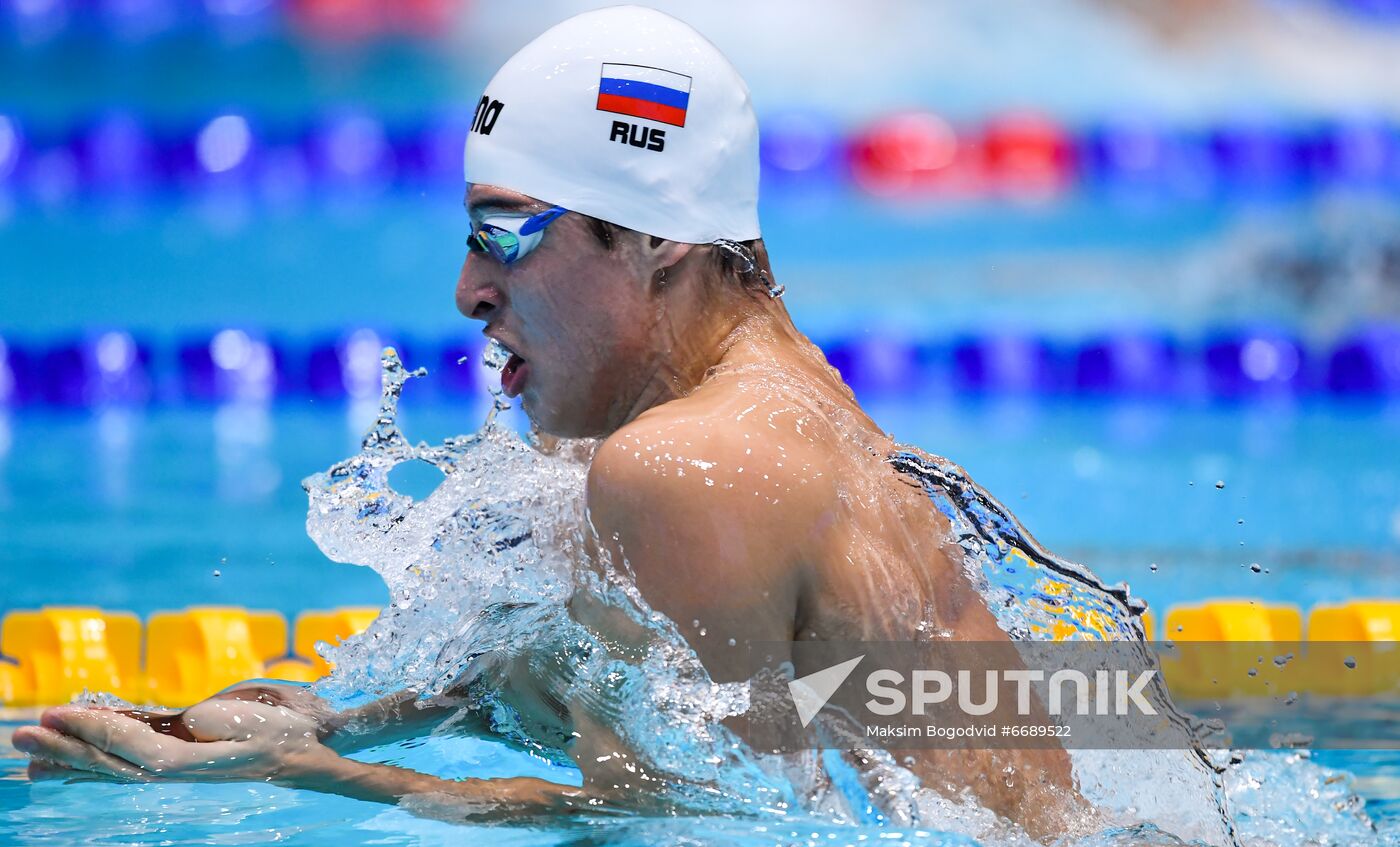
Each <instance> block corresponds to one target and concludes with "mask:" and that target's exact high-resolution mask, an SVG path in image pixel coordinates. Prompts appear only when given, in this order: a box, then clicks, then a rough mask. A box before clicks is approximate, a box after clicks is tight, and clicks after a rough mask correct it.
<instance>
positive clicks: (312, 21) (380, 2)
mask: <svg viewBox="0 0 1400 847" xmlns="http://www.w3.org/2000/svg"><path fill="white" fill-rule="evenodd" d="M468 5H469V4H467V3H465V2H454V0H393V2H388V0H291V3H290V7H291V13H292V17H293V19H294V20H295V21H296V23H297V25H298V27H299V28H301V29H303V30H304V31H306V32H307V33H308V34H310V35H312V36H314V37H317V38H324V39H327V40H333V41H360V40H364V39H369V38H375V37H378V36H382V35H386V34H405V35H412V36H417V37H430V36H436V35H441V34H442V33H443V32H445V31H447V30H448V28H449V24H450V23H451V21H452V18H453V17H454V16H455V15H457V14H458V13H465V12H466V10H467V8H468Z"/></svg>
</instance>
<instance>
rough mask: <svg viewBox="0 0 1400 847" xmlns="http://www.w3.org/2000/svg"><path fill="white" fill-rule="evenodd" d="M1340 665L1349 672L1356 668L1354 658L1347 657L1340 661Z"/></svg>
mask: <svg viewBox="0 0 1400 847" xmlns="http://www.w3.org/2000/svg"><path fill="white" fill-rule="evenodd" d="M1342 664H1344V665H1346V666H1347V668H1348V669H1349V670H1350V669H1355V667H1356V657H1354V656H1347V657H1346V658H1345V659H1342Z"/></svg>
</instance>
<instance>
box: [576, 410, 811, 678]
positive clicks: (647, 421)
mask: <svg viewBox="0 0 1400 847" xmlns="http://www.w3.org/2000/svg"><path fill="white" fill-rule="evenodd" d="M828 464H829V460H828V458H827V452H826V451H825V450H823V449H822V445H819V444H817V443H815V442H814V441H813V439H812V438H811V437H810V435H806V434H803V433H802V432H801V431H800V427H799V426H797V425H796V423H795V421H794V419H793V418H792V416H791V415H788V414H787V413H786V410H784V409H783V408H782V407H781V405H780V404H775V403H771V402H764V401H756V400H754V399H752V398H745V397H742V396H737V395H736V394H735V393H733V392H728V391H711V392H706V391H704V390H702V391H697V392H696V393H695V394H694V395H691V396H689V397H685V398H681V399H679V400H674V401H672V402H670V403H666V404H663V405H660V406H656V407H654V408H652V409H651V410H649V411H647V412H646V413H645V414H643V415H641V416H639V417H638V418H637V419H636V420H635V421H632V422H631V423H629V424H628V425H627V426H625V427H623V428H621V429H619V430H618V431H617V432H615V433H613V434H612V435H611V436H610V437H609V438H608V439H607V440H606V441H604V443H603V444H602V445H601V446H600V447H599V449H598V451H597V453H596V454H595V455H594V458H593V462H592V466H591V467H590V470H589V475H588V508H589V516H590V520H591V521H592V523H593V526H594V528H595V530H597V532H598V535H599V540H600V542H601V543H603V545H604V546H605V547H606V548H607V549H608V550H609V551H610V553H611V555H613V556H614V558H618V557H621V558H622V559H625V560H626V563H627V566H628V567H629V568H630V569H631V571H632V574H633V577H634V578H635V580H636V584H637V588H638V590H639V591H640V592H641V594H642V596H643V597H644V598H645V599H646V601H647V602H648V603H649V604H650V605H651V606H652V607H653V608H655V609H656V610H657V611H659V612H661V613H662V614H665V615H667V616H668V617H669V618H671V619H672V620H673V621H675V622H676V624H677V626H679V627H680V629H681V632H682V634H683V635H684V636H685V637H686V639H687V640H688V641H689V642H690V643H691V644H692V645H693V646H694V647H695V649H696V651H697V653H699V655H700V658H701V660H702V661H703V662H704V663H705V665H706V667H707V669H709V670H710V672H711V674H712V675H713V676H716V678H722V677H727V676H729V674H728V673H727V671H728V670H730V668H729V664H730V662H731V661H737V658H736V656H737V654H738V652H739V651H737V650H734V649H733V648H732V647H731V646H730V639H734V643H735V644H738V645H742V643H743V642H744V641H745V640H750V641H787V640H791V639H792V638H793V637H794V631H793V630H794V621H795V619H796V616H797V604H798V601H799V597H800V596H801V594H802V591H803V581H804V579H806V577H807V574H808V572H809V570H810V563H811V561H812V559H813V557H814V556H816V555H819V551H820V549H821V548H822V547H823V545H824V538H823V532H824V523H825V522H824V516H825V514H826V512H827V510H829V508H830V504H831V503H832V502H833V500H834V497H835V495H834V484H833V481H832V473H831V470H830V468H829V467H828ZM734 671H735V673H737V669H734Z"/></svg>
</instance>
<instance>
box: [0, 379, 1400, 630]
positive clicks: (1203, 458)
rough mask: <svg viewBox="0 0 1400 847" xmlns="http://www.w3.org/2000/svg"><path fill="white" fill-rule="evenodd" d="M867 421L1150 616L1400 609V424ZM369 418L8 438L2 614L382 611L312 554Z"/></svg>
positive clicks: (1273, 416) (318, 408) (1004, 418)
mask: <svg viewBox="0 0 1400 847" xmlns="http://www.w3.org/2000/svg"><path fill="white" fill-rule="evenodd" d="M430 379H431V377H430ZM866 405H867V407H868V408H869V410H870V411H871V413H872V415H873V416H874V417H875V419H876V420H878V421H880V422H881V423H882V424H883V425H884V426H885V427H886V429H887V430H888V431H889V432H891V433H892V434H893V435H894V436H895V437H896V438H898V439H899V440H901V441H903V442H906V443H909V444H913V445H915V446H918V447H921V448H923V449H926V450H928V451H930V452H933V453H937V454H941V455H943V456H946V457H948V458H950V459H952V460H954V461H956V462H958V463H960V464H962V465H963V467H965V468H966V469H967V471H968V472H969V473H970V474H971V475H972V477H973V478H974V479H975V480H977V481H978V482H980V483H981V484H982V485H983V486H984V487H986V488H987V489H988V490H989V491H990V492H991V493H992V494H993V495H995V496H996V497H998V498H999V499H1000V500H1001V501H1002V502H1003V503H1004V504H1005V505H1006V506H1008V507H1009V508H1010V509H1011V511H1012V512H1014V513H1015V514H1016V515H1017V516H1018V517H1019V518H1020V519H1021V521H1022V523H1023V524H1024V525H1025V526H1026V527H1027V528H1028V529H1029V530H1030V531H1031V533H1032V534H1034V535H1035V536H1036V537H1037V538H1038V539H1039V540H1040V541H1041V543H1043V544H1044V545H1046V546H1047V547H1049V548H1050V549H1051V550H1053V551H1055V552H1057V553H1059V554H1061V555H1063V556H1065V557H1067V558H1070V559H1073V560H1076V561H1081V562H1084V563H1085V564H1087V565H1089V566H1090V567H1091V568H1092V569H1093V570H1094V571H1095V572H1096V573H1098V574H1099V575H1100V576H1102V577H1104V578H1105V579H1107V580H1109V581H1117V580H1125V581H1127V582H1128V583H1129V584H1130V585H1131V587H1132V589H1133V591H1134V593H1135V594H1137V595H1139V596H1141V597H1143V598H1145V599H1146V600H1147V601H1148V603H1149V605H1150V606H1152V607H1153V608H1155V609H1158V610H1162V609H1165V608H1166V607H1167V606H1169V605H1171V604H1175V603H1179V602H1184V601H1195V600H1200V599H1203V598H1207V597H1219V596H1245V597H1256V598H1261V599H1267V600H1274V601H1287V602H1293V603H1297V604H1299V605H1301V606H1303V607H1305V608H1306V607H1308V606H1311V605H1312V604H1315V603H1322V602H1335V601H1340V600H1345V599H1350V598H1355V597H1363V596H1389V597H1394V596H1400V449H1397V445H1400V407H1394V406H1384V405H1342V404H1335V403H1334V404H1324V403H1319V402H1314V403H1307V404H1300V405H1291V406H1280V407H1268V406H1244V407H1240V406H1224V405H1209V404H1203V405H1198V406H1181V405H1168V404H1122V403H1085V402H1033V401H1029V400H1026V401H1017V400H1009V399H1003V400H984V401H972V400H967V399H958V398H956V397H952V396H922V397H906V398H905V399H903V400H900V399H895V398H875V399H873V400H871V401H870V402H867V404H866ZM485 414H486V407H485V404H484V403H477V404H471V403H461V404H447V403H441V402H429V403H423V404H419V405H415V400H414V398H413V397H412V396H411V395H410V396H409V397H407V398H405V408H404V412H403V421H404V427H405V430H406V432H407V433H408V435H409V437H410V438H411V439H412V440H415V441H416V440H419V439H422V440H427V441H430V442H436V441H439V440H441V439H442V438H443V437H445V436H448V435H451V434H456V433H460V432H466V431H471V430H473V429H475V428H476V427H477V425H479V423H480V422H481V420H483V418H484V417H485ZM512 414H514V413H512ZM372 415H373V409H372V408H369V409H366V408H359V409H355V408H351V407H347V406H346V405H345V404H341V403H323V402H309V401H301V402H287V403H283V404H280V405H273V406H271V407H268V408H262V407H253V408H244V409H239V408H237V407H226V408H215V407H154V408H148V409H145V410H121V409H111V410H107V411H105V412H100V413H72V412H69V413H62V412H50V411H41V410H37V409H26V410H24V411H23V412H22V413H21V414H13V415H12V416H11V417H9V418H8V419H5V418H0V427H3V430H4V433H5V435H6V436H7V439H0V444H3V443H5V442H6V441H7V442H8V446H9V450H8V453H7V454H5V453H0V538H3V539H4V549H3V551H0V562H3V567H0V598H3V600H2V601H0V606H3V608H6V609H12V608H25V607H33V606H37V605H39V604H45V603H53V604H78V603H83V604H95V605H100V606H104V607H109V608H116V609H130V610H132V611H135V612H137V613H141V614H146V613H149V612H151V611H154V610H156V609H163V608H179V607H183V606H185V605H189V604H192V603H236V604H242V605H246V606H250V607H257V608H270V609H276V610H279V611H282V612H284V613H287V614H295V613H296V612H298V611H301V610H302V609H305V608H329V607H333V606H339V605H352V604H367V603H370V604H374V603H381V602H383V600H384V598H385V594H384V590H383V586H382V583H381V582H380V581H379V579H378V578H377V577H376V576H375V575H374V574H373V573H372V572H370V571H369V570H367V569H364V568H354V567H346V566H343V565H336V564H333V563H331V562H329V561H327V560H326V558H325V557H324V556H323V555H321V553H320V551H318V550H317V549H316V547H315V545H314V544H313V543H312V542H311V541H310V539H308V538H307V535H306V531H305V516H306V495H305V494H304V493H303V492H302V490H301V488H300V485H299V482H300V480H301V479H302V478H303V477H305V476H307V475H309V474H311V473H313V472H315V471H318V470H320V469H323V468H325V467H327V466H329V465H330V464H331V463H333V462H335V461H338V460H339V459H341V458H343V457H345V456H347V455H349V454H350V453H352V452H353V451H354V450H355V449H356V447H357V445H358V443H359V439H360V437H361V434H362V433H363V430H364V427H365V425H366V424H367V422H368V420H369V419H370V418H371V417H372ZM517 420H518V419H517ZM396 482H397V479H396ZM409 482H416V483H417V484H419V485H420V486H423V487H424V488H423V490H424V492H425V491H426V490H428V489H429V488H430V487H431V484H432V480H431V479H417V480H412V479H410V480H409ZM1220 482H1223V483H1224V484H1225V485H1224V487H1223V488H1217V487H1216V484H1217V483H1220ZM409 493H418V492H415V491H413V490H412V489H409ZM250 527H257V531H256V532H250V531H249V528H250ZM56 539H61V542H56V541H55V540H56ZM1253 563H1259V564H1260V565H1261V571H1260V572H1258V573H1255V572H1254V571H1253V570H1251V569H1250V567H1249V565H1251V564H1253ZM1153 564H1156V565H1157V568H1156V570H1153V569H1152V567H1151V566H1152V565H1153ZM1263 569H1267V573H1266V572H1264V570H1263Z"/></svg>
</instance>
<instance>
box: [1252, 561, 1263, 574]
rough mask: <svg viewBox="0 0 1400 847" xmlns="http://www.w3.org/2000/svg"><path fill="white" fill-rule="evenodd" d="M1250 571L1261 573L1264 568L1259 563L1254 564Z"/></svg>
mask: <svg viewBox="0 0 1400 847" xmlns="http://www.w3.org/2000/svg"><path fill="white" fill-rule="evenodd" d="M1249 569H1250V570H1252V571H1254V572H1255V573H1259V572H1260V571H1262V570H1263V568H1261V567H1259V563H1258V562H1254V563H1253V564H1251V565H1250V566H1249Z"/></svg>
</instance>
